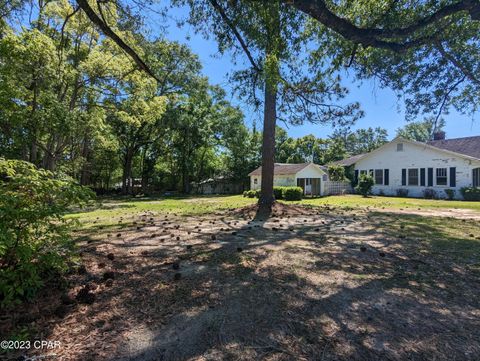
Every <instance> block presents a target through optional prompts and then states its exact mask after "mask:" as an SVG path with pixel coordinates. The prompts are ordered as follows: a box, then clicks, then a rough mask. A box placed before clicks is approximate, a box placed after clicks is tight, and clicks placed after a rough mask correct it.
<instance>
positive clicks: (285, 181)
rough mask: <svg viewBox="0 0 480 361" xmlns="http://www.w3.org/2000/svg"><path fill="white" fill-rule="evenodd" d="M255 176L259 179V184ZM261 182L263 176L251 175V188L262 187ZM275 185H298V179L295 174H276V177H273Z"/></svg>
mask: <svg viewBox="0 0 480 361" xmlns="http://www.w3.org/2000/svg"><path fill="white" fill-rule="evenodd" d="M255 178H256V179H257V184H255ZM261 184H262V177H261V176H259V175H258V176H255V175H253V176H250V189H254V190H255V189H260V187H261ZM273 185H274V186H278V187H287V186H296V185H297V180H296V178H295V174H282V175H276V176H275V177H273Z"/></svg>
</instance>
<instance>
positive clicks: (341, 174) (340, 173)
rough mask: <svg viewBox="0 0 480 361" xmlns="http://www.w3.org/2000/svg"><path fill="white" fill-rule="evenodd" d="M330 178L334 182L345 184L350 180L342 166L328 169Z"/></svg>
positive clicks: (332, 166) (333, 166)
mask: <svg viewBox="0 0 480 361" xmlns="http://www.w3.org/2000/svg"><path fill="white" fill-rule="evenodd" d="M328 177H329V178H330V180H331V181H334V182H343V181H345V180H348V179H347V177H346V176H345V168H344V167H343V166H341V165H331V166H329V167H328Z"/></svg>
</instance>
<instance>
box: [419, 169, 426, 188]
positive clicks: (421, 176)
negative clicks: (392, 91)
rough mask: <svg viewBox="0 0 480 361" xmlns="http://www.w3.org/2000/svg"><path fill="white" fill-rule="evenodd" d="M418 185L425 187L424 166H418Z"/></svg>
mask: <svg viewBox="0 0 480 361" xmlns="http://www.w3.org/2000/svg"><path fill="white" fill-rule="evenodd" d="M420 185H421V186H422V187H425V168H420Z"/></svg>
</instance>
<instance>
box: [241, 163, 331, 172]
mask: <svg viewBox="0 0 480 361" xmlns="http://www.w3.org/2000/svg"><path fill="white" fill-rule="evenodd" d="M310 164H314V163H297V164H290V163H275V168H274V169H273V175H282V174H297V173H298V172H300V171H301V170H302V169H304V168H305V167H307V166H309V165H310ZM315 165H317V164H315ZM317 166H318V165H317ZM318 167H320V168H322V167H321V166H318ZM248 175H262V167H258V168H257V169H255V170H254V171H252V172H250V173H249V174H248Z"/></svg>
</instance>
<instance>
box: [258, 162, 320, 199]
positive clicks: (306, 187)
mask: <svg viewBox="0 0 480 361" xmlns="http://www.w3.org/2000/svg"><path fill="white" fill-rule="evenodd" d="M249 176H250V189H253V190H255V189H260V185H261V183H262V167H259V168H257V169H255V170H254V171H253V172H251V173H250V174H249ZM327 181H328V173H327V171H326V169H325V168H324V167H322V166H319V165H317V164H314V163H300V164H288V163H275V168H274V173H273V185H274V186H282V187H286V186H298V187H302V189H303V193H304V194H305V195H312V196H321V195H324V194H325V182H327Z"/></svg>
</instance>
